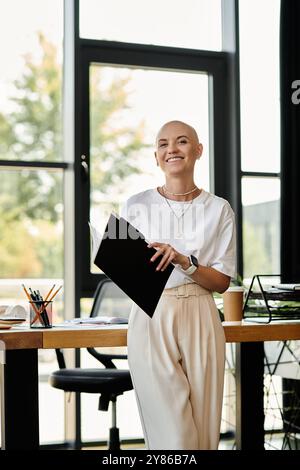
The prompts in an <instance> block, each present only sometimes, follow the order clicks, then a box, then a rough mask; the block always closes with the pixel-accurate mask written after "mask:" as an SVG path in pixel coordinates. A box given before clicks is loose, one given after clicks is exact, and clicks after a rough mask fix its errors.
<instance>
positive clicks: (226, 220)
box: [121, 188, 236, 288]
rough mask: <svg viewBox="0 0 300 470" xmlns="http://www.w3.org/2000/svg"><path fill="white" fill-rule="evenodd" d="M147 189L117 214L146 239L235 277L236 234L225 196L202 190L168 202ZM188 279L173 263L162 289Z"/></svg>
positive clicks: (231, 213)
mask: <svg viewBox="0 0 300 470" xmlns="http://www.w3.org/2000/svg"><path fill="white" fill-rule="evenodd" d="M168 202H169V204H168V203H167V201H166V199H165V198H164V197H163V196H162V195H161V194H159V192H158V191H157V189H156V188H155V189H148V190H146V191H143V192H141V193H138V194H135V195H134V196H132V197H131V198H129V199H128V200H127V202H126V203H125V205H124V206H123V208H122V211H121V216H122V217H124V218H125V219H126V220H128V222H130V223H131V224H132V225H134V226H135V227H136V228H137V229H138V230H139V231H140V232H141V233H142V234H143V235H144V236H145V238H146V240H147V241H149V242H161V243H168V244H170V245H171V246H173V247H174V248H175V249H176V250H177V251H178V252H180V253H182V254H184V255H191V254H192V255H194V256H196V258H197V259H198V261H199V264H201V265H202V266H210V267H212V268H214V269H216V270H218V271H220V272H222V273H224V274H227V275H228V276H231V277H235V276H236V233H235V217H234V213H233V210H232V208H231V206H230V204H229V203H228V201H226V200H225V199H222V198H220V197H218V196H215V195H214V194H211V193H209V192H207V191H204V190H202V191H201V194H200V195H199V196H198V197H196V198H195V199H193V201H192V202H191V201H188V202H182V201H171V200H168ZM185 282H191V278H189V276H187V275H185V274H184V273H183V272H182V270H181V269H180V268H179V267H178V266H177V268H176V269H174V270H173V272H172V274H171V276H170V278H169V280H168V282H167V284H166V288H171V287H176V286H178V285H180V284H184V283H185Z"/></svg>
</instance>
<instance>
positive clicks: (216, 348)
mask: <svg viewBox="0 0 300 470" xmlns="http://www.w3.org/2000/svg"><path fill="white" fill-rule="evenodd" d="M149 291H150V292H151V287H149ZM128 361H129V367H130V371H131V375H132V380H133V384H134V389H135V393H136V398H137V403H138V408H139V413H140V417H141V422H142V426H143V431H144V436H145V441H146V445H147V447H148V449H164V450H168V449H173V450H176V449H178V450H188V449H193V450H197V449H210V450H213V449H217V448H218V443H219V437H220V423H221V411H222V398H223V382H224V365H225V335H224V331H223V327H222V324H221V321H220V318H219V314H218V311H217V308H216V305H215V302H214V300H213V297H212V294H211V292H209V291H207V290H206V289H204V288H202V287H200V286H199V285H197V284H195V283H193V284H192V283H191V284H184V285H182V286H179V287H174V288H172V289H165V290H164V293H163V295H162V297H161V299H160V301H159V304H158V306H157V309H156V311H155V313H154V316H153V317H152V319H151V318H150V317H148V315H146V314H145V312H143V311H142V310H141V309H140V308H139V307H138V306H137V305H134V306H133V308H132V311H131V315H130V319H129V326H128Z"/></svg>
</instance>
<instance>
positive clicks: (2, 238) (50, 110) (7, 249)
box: [0, 0, 66, 443]
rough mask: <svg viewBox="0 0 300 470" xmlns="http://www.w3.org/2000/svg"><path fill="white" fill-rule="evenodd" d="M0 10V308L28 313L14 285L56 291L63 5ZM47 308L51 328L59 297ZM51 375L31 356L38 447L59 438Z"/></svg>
mask: <svg viewBox="0 0 300 470" xmlns="http://www.w3.org/2000/svg"><path fill="white" fill-rule="evenodd" d="M0 10H1V15H0V42H1V45H2V46H1V51H0V62H1V68H0V256H1V266H0V301H1V304H2V305H13V304H21V305H23V306H24V307H25V308H26V309H28V306H27V299H26V297H25V295H24V292H23V290H22V287H21V284H22V283H24V284H25V285H26V286H27V287H31V288H32V289H38V290H40V292H41V294H42V295H45V294H46V293H47V292H48V291H49V290H50V287H51V286H52V285H53V284H54V283H55V284H57V285H61V284H64V281H63V279H64V244H63V239H64V222H63V221H64V200H63V192H64V169H65V168H66V164H65V163H63V153H62V134H63V132H62V113H61V109H62V81H63V80H62V60H63V54H62V50H63V49H62V48H63V1H62V0H43V1H42V2H41V1H40V0H26V2H21V1H19V0H11V1H9V2H7V1H5V0H1V1H0ZM61 292H63V289H62V290H61ZM53 306H54V310H53V311H54V321H55V322H59V321H61V320H62V319H63V317H64V298H63V294H61V293H60V294H59V295H58V296H57V297H56V299H55V302H54V305H53ZM56 368H57V363H56V358H55V353H54V352H53V351H41V352H39V379H40V403H39V404H40V418H41V419H40V434H41V442H42V443H43V442H50V441H54V440H56V441H57V440H60V439H61V440H62V439H63V438H64V421H63V394H61V393H59V392H58V391H57V390H54V389H51V388H50V387H49V385H48V383H47V380H48V375H49V373H50V372H51V371H53V369H56ZM20 393H21V394H22V391H20ZM53 409H55V410H58V411H57V413H54V414H53Z"/></svg>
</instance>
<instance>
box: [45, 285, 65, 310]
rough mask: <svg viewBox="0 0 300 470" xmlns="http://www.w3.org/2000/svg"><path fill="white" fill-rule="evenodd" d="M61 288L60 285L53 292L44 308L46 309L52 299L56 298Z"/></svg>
mask: <svg viewBox="0 0 300 470" xmlns="http://www.w3.org/2000/svg"><path fill="white" fill-rule="evenodd" d="M61 288H62V285H61V286H60V287H59V288H58V289H57V290H56V291H55V292H54V294H53V295H52V296H51V297H50V299H49V300H47V302H46V305H45V308H46V307H47V305H48V304H49V303H50V302H51V301H52V300H53V299H54V297H55V296H56V294H57V292H59V291H60V289H61Z"/></svg>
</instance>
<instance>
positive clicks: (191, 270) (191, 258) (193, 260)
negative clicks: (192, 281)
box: [182, 255, 199, 276]
mask: <svg viewBox="0 0 300 470" xmlns="http://www.w3.org/2000/svg"><path fill="white" fill-rule="evenodd" d="M188 258H189V261H190V266H189V267H188V268H187V269H182V271H183V272H184V274H187V275H188V276H190V275H191V274H194V272H195V271H196V269H197V268H198V266H199V263H198V260H197V258H196V257H195V256H194V255H189V256H188Z"/></svg>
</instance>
